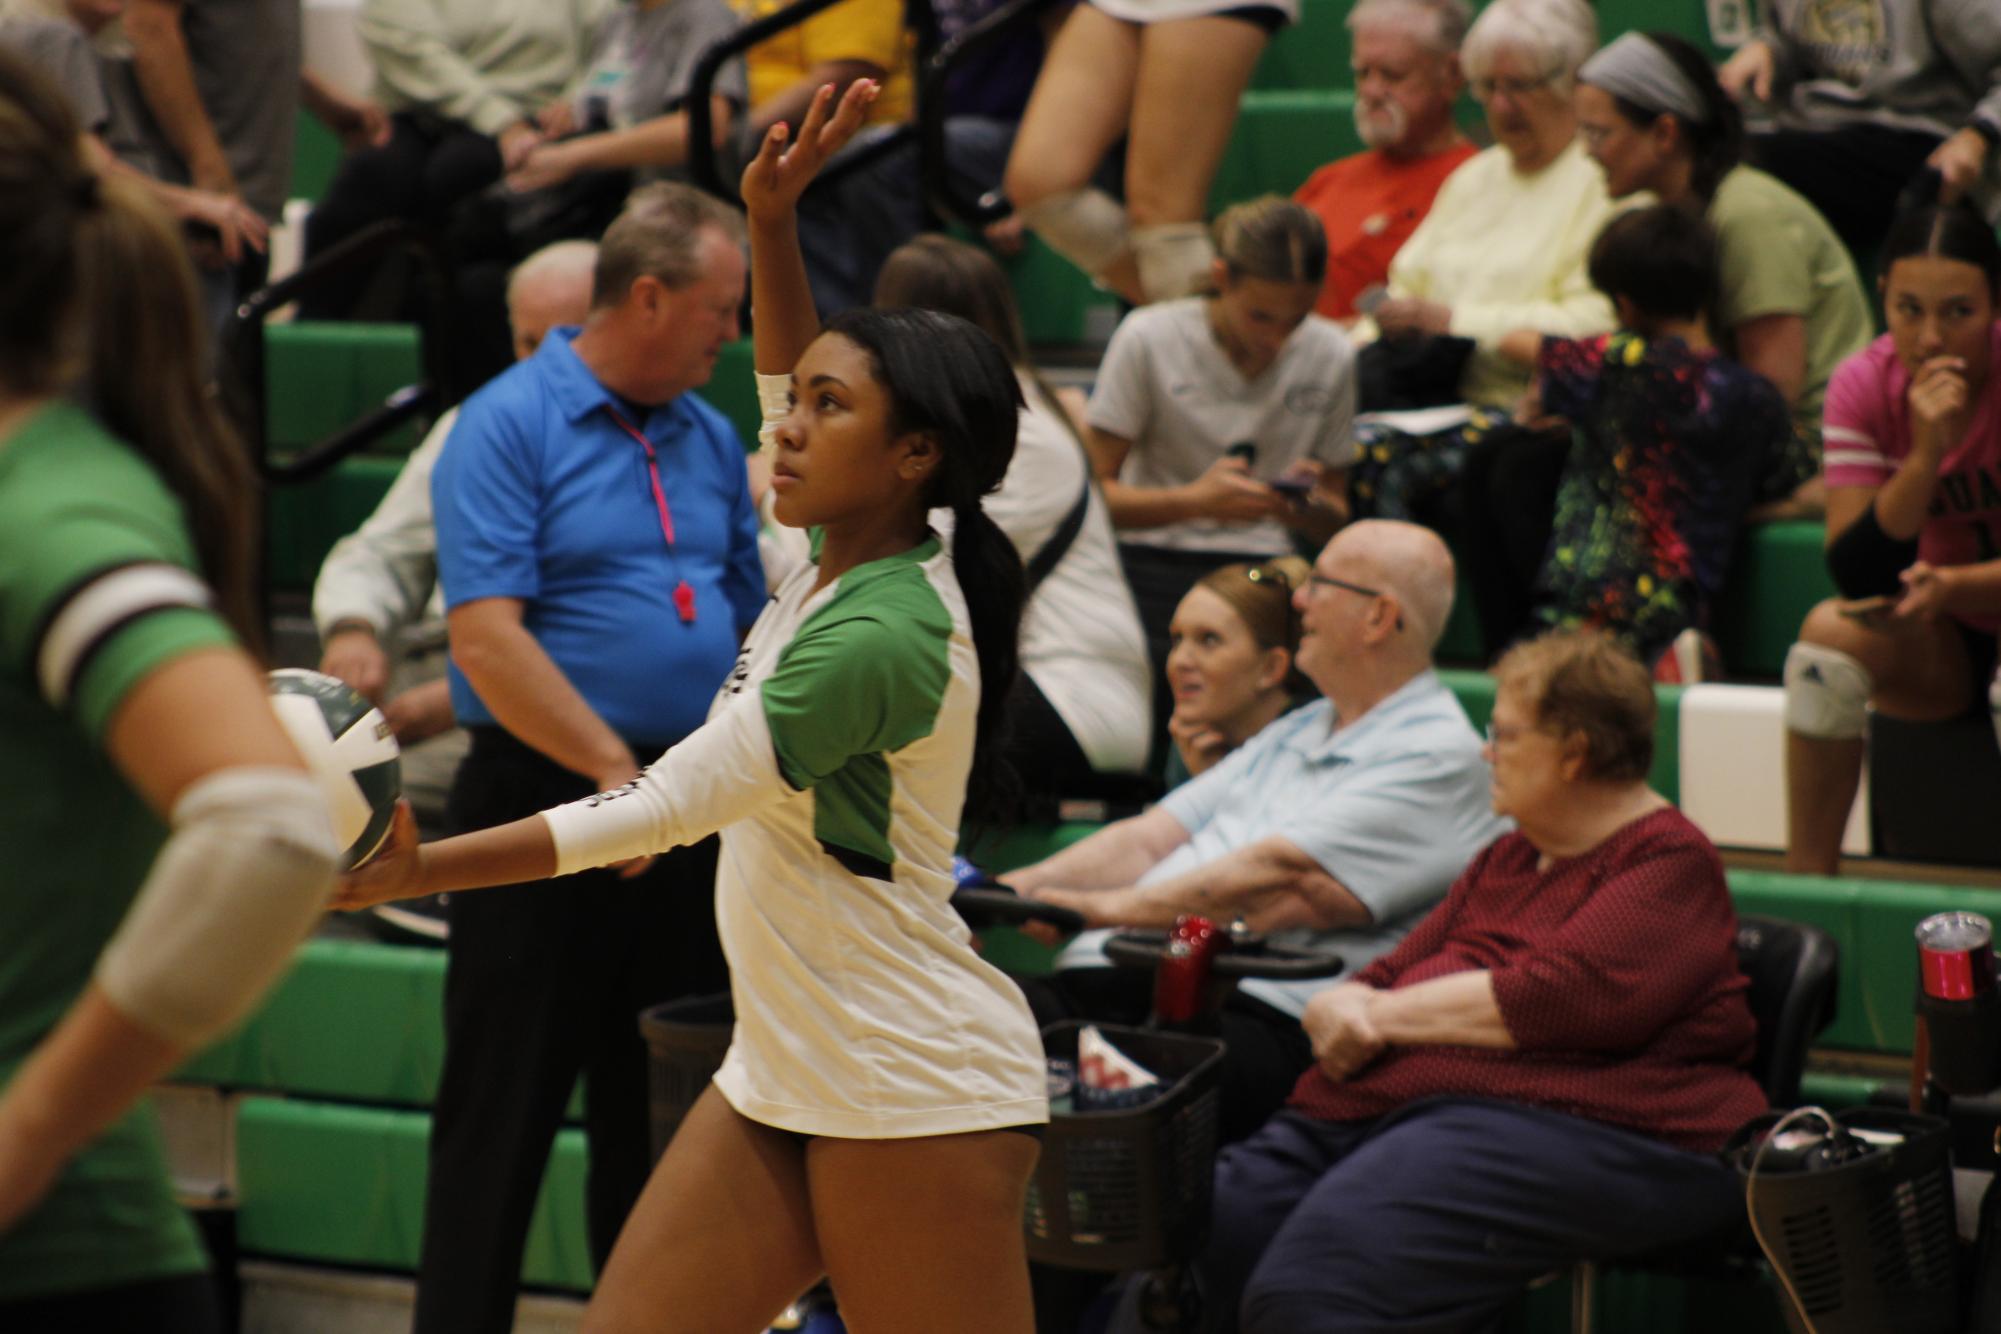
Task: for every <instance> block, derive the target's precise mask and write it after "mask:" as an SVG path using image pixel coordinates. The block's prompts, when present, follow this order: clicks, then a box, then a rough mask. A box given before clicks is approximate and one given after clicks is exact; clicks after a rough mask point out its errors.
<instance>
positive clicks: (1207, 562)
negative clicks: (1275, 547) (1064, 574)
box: [1119, 542, 1270, 774]
mask: <svg viewBox="0 0 2001 1334" xmlns="http://www.w3.org/2000/svg"><path fill="white" fill-rule="evenodd" d="M1269 559H1270V557H1268V556H1265V555H1263V554H1262V553H1259V552H1238V551H1174V550H1170V549H1169V548H1167V547H1149V546H1141V545H1138V544H1137V543H1125V542H1122V543H1120V544H1119V565H1120V566H1121V567H1122V568H1123V569H1124V570H1125V574H1126V583H1127V584H1129V585H1131V587H1132V591H1133V602H1134V603H1136V604H1137V605H1138V607H1139V623H1140V628H1141V629H1143V630H1145V631H1146V657H1147V661H1148V662H1150V663H1151V664H1153V742H1152V753H1153V763H1152V765H1151V766H1150V768H1151V769H1152V770H1153V772H1154V773H1156V774H1158V773H1159V771H1160V768H1161V766H1162V765H1164V764H1165V763H1166V762H1167V750H1168V746H1167V717H1168V715H1169V714H1171V713H1173V712H1174V692H1173V691H1171V690H1169V689H1167V688H1166V687H1165V685H1164V684H1163V682H1164V681H1165V680H1166V677H1167V650H1168V637H1167V630H1168V627H1169V626H1170V625H1172V624H1173V623H1174V609H1175V608H1176V607H1179V606H1180V605H1181V599H1182V598H1184V597H1186V596H1188V590H1189V589H1191V588H1193V587H1195V583H1196V581H1197V580H1199V579H1200V578H1201V577H1202V576H1203V575H1205V574H1207V573H1209V572H1210V571H1211V570H1214V569H1216V568H1217V567H1219V566H1223V565H1230V564H1233V563H1235V562H1237V561H1248V562H1250V563H1251V564H1253V565H1261V564H1263V563H1264V562H1265V561H1267V560H1269Z"/></svg>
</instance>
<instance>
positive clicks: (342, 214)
mask: <svg viewBox="0 0 2001 1334" xmlns="http://www.w3.org/2000/svg"><path fill="white" fill-rule="evenodd" d="M430 145H431V135H430V134H429V133H428V132H427V130H426V129H425V128H424V126H423V124H422V123H421V122H420V121H419V120H418V118H416V117H414V116H410V115H407V114H403V113H398V114H397V115H395V116H392V117H391V118H390V133H389V142H388V143H386V144H384V145H382V147H380V148H364V149H361V150H360V151H359V152H355V153H350V154H348V156H347V157H345V158H343V159H341V164H340V170H338V171H336V172H335V173H334V178H333V181H332V182H331V183H330V184H329V185H328V186H327V193H326V197H325V198H324V199H322V200H320V202H319V203H317V204H315V205H314V206H313V211H312V212H311V213H309V214H307V215H306V237H305V242H306V258H307V259H308V260H311V259H313V258H315V257H317V256H319V255H321V254H324V253H325V252H326V251H328V250H329V249H331V248H333V247H334V246H336V245H338V244H339V243H340V242H342V241H345V240H346V239H347V238H348V237H350V236H353V235H354V234H355V233H356V232H358V231H360V230H362V229H363V228H364V227H367V226H369V225H370V224H372V223H377V222H381V221H382V220H384V219H385V218H407V217H411V216H413V215H414V214H415V213H416V211H417V208H418V204H419V201H420V200H421V199H422V197H423V188H424V169H425V163H426V162H427V161H428V160H429V158H430ZM361 286H362V284H360V283H358V282H344V283H341V284H339V285H338V286H337V287H335V288H331V289H322V290H321V291H320V292H319V293H317V294H315V295H310V296H308V297H306V298H305V299H303V300H301V301H300V302H299V318H301V319H307V320H327V319H339V318H341V317H342V316H344V315H346V314H347V312H348V310H349V309H350V308H351V307H352V303H353V296H354V294H355V293H356V292H357V291H358V290H359V289H360V287H361Z"/></svg>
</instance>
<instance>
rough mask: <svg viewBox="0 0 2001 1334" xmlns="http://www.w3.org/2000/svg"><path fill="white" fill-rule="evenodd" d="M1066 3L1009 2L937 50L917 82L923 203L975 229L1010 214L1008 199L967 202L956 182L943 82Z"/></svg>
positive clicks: (989, 197) (1056, 0) (991, 197)
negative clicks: (998, 41) (997, 41)
mask: <svg viewBox="0 0 2001 1334" xmlns="http://www.w3.org/2000/svg"><path fill="white" fill-rule="evenodd" d="M1064 2H1065V0H1008V3H1007V4H1004V5H1002V6H1001V7H1000V8H999V9H996V10H994V11H993V12H992V13H990V14H988V15H987V16H986V17H984V18H982V19H981V20H980V21H979V22H977V23H975V24H973V25H972V26H971V27H970V28H967V29H966V30H965V31H964V32H962V33H960V34H958V35H957V36H956V37H954V38H952V40H950V41H949V42H945V43H944V44H942V45H941V46H939V47H938V49H937V50H935V51H933V52H932V53H931V57H930V59H928V60H926V61H925V62H924V63H923V65H922V67H921V73H920V76H919V79H918V84H917V113H918V114H917V135H918V138H917V179H918V183H919V187H920V188H921V189H922V190H923V193H924V199H925V201H926V202H927V203H928V204H929V205H930V206H931V208H932V209H933V210H934V211H936V212H938V213H940V214H943V215H945V216H948V217H954V218H957V219H958V220H959V221H960V222H963V223H965V224H967V225H968V226H972V227H980V226H984V225H986V224H987V223H990V222H997V221H999V220H1000V219H1002V218H1004V217H1006V216H1007V215H1008V214H1009V213H1010V212H1011V211H1012V210H1011V208H1010V207H1009V205H1008V203H1007V201H1006V200H1005V199H1000V198H997V197H996V196H994V195H991V194H989V195H987V196H983V197H982V198H979V199H968V198H966V196H964V195H963V194H961V193H960V192H959V187H958V183H957V182H955V181H954V180H953V179H952V172H951V164H950V163H949V162H947V161H946V160H945V114H944V110H943V108H944V104H945V81H946V80H947V79H949V78H950V77H951V75H952V72H953V71H954V70H955V69H957V68H958V67H959V65H961V64H962V63H964V61H965V60H966V59H967V58H968V57H970V56H971V55H972V54H973V53H974V52H976V51H978V50H979V49H980V48H982V47H984V46H987V45H989V44H990V43H992V42H993V41H994V40H995V39H996V38H998V37H1000V36H1002V35H1003V34H1004V33H1007V32H1009V31H1011V30H1013V29H1014V28H1016V27H1018V26H1019V25H1020V24H1021V23H1023V22H1025V21H1027V20H1029V19H1032V18H1034V17H1036V16H1038V15H1040V14H1041V13H1042V11H1043V10H1045V9H1051V8H1054V7H1055V6H1056V5H1058V4H1060V3H1064ZM933 108H937V109H938V114H936V115H932V114H930V113H931V111H932V109H933Z"/></svg>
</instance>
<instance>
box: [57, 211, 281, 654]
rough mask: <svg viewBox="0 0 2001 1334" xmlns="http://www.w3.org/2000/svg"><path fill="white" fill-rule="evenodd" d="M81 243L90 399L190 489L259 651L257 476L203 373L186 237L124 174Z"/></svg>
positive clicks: (207, 553) (86, 225)
mask: <svg viewBox="0 0 2001 1334" xmlns="http://www.w3.org/2000/svg"><path fill="white" fill-rule="evenodd" d="M76 245H77V259H78V274H77V276H78V279H79V294H80V296H81V299H82V309H83V321H84V327H83V336H84V346H85V347H86V348H87V349H88V355H87V357H86V358H85V361H84V364H83V367H82V370H83V377H82V383H81V385H80V386H79V388H80V391H81V393H82V397H83V399H84V401H85V402H86V403H88V404H89V405H90V407H91V408H92V409H94V410H95V411H96V413H97V415H98V418H99V420H101V421H102V422H103V423H104V425H105V427H106V429H108V430H109V431H110V432H111V433H112V434H113V435H115V436H117V437H118V438H119V439H121V440H123V441H125V442H126V443H127V444H129V445H131V446H132V447H133V448H134V449H135V450H137V451H138V453H139V454H141V455H142V456H144V457H145V459H146V461H147V462H149V463H151V464H152V465H153V467H154V468H155V469H156V470H157V471H158V472H159V474H160V476H161V478H162V479H163V480H164V481H165V482H166V483H167V486H168V487H169V488H170V489H171V490H172V491H173V492H174V494H175V495H177V496H179V497H180V500H181V504H182V505H183V506H185V507H186V509H187V517H188V531H189V532H190V533H191V534H192V535H193V537H194V542H195V549H196V551H197V553H198V554H199V555H200V558H201V567H202V573H203V574H204V575H205V576H206V577H207V580H208V583H209V586H210V587H211V588H213V589H214V590H215V594H216V598H217V604H218V610H220V611H221V613H222V614H223V616H224V618H225V619H227V620H228V621H229V623H230V626H231V628H233V629H234V630H235V631H236V632H237V634H238V636H239V637H241V638H242V639H243V641H244V643H245V644H246V645H248V646H250V647H251V649H252V651H253V652H254V651H257V650H258V649H259V648H261V646H262V641H263V633H262V626H261V625H259V624H258V617H257V610H256V607H257V603H256V596H255V583H254V581H255V579H256V572H257V559H256V557H257V540H258V534H259V531H260V525H259V519H260V517H261V515H260V507H259V505H258V503H257V477H256V473H255V471H254V470H253V468H252V466H251V462H250V455H249V453H248V451H247V449H246V448H245V446H244V443H243V440H242V437H241V436H239V435H238V434H237V433H236V431H235V430H234V428H232V427H231V425H230V424H229V421H228V419H227V418H226V417H225V416H224V414H223V412H222V409H221V404H220V403H219V402H218V400H217V398H216V396H215V394H214V392H213V390H212V389H211V387H210V385H209V382H208V379H207V376H206V375H205V374H204V367H203V357H204V353H205V350H206V349H208V348H210V347H211V346H213V343H214V338H213V335H212V333H211V331H210V330H208V329H207V328H205V327H204V326H203V323H202V320H201V316H200V304H199V302H198V300H197V298H196V295H195V279H194V272H193V270H192V269H191V268H190V267H189V265H188V258H187V250H186V247H185V246H184V245H183V244H182V243H181V239H180V236H179V234H178V233H177V231H176V229H175V228H174V226H173V224H172V223H170V222H169V221H168V220H167V218H166V216H165V215H164V214H162V213H161V212H160V210H159V209H158V208H156V207H155V206H154V204H153V202H152V200H150V199H148V198H147V197H146V195H145V193H144V192H143V191H142V190H141V189H140V187H139V186H138V185H137V183H135V182H133V181H129V180H125V179H121V178H115V177H114V178H109V179H106V180H104V181H103V182H101V184H100V187H99V198H98V200H97V201H96V202H95V204H94V206H93V207H89V208H85V209H83V210H82V211H81V214H80V216H79V217H78V219H77V222H76Z"/></svg>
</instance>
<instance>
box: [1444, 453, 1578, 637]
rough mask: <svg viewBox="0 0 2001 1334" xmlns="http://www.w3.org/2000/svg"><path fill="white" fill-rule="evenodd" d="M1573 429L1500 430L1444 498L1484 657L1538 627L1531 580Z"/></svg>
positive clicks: (1469, 459) (1469, 457) (1544, 546)
mask: <svg viewBox="0 0 2001 1334" xmlns="http://www.w3.org/2000/svg"><path fill="white" fill-rule="evenodd" d="M1569 457H1570V432H1569V431H1567V430H1565V431H1530V430H1525V429H1512V428H1504V429H1501V430H1498V431H1496V432H1494V433H1493V434H1492V435H1489V436H1487V437H1486V438H1484V439H1483V440H1481V441H1480V442H1479V443H1478V444H1475V445H1473V446H1471V447H1470V448H1469V449H1468V450H1467V451H1466V456H1465V459H1464V460H1463V461H1462V462H1461V464H1460V468H1459V476H1458V478H1457V480H1456V481H1455V482H1454V483H1453V485H1452V489H1451V490H1450V491H1448V492H1447V493H1446V496H1445V498H1444V501H1443V504H1442V513H1441V516H1440V517H1441V526H1443V527H1444V528H1445V530H1446V532H1447V534H1448V535H1449V536H1450V537H1451V539H1452V550H1453V552H1454V554H1455V555H1456V556H1457V558H1458V564H1459V572H1460V574H1461V576H1462V577H1463V578H1464V579H1465V581H1466V585H1467V587H1468V588H1469V589H1470V590H1471V592H1472V594H1473V609H1474V611H1475V612H1476V613H1478V616H1479V621H1480V640H1481V643H1482V644H1483V646H1484V647H1485V649H1486V654H1487V657H1488V658H1489V659H1492V658H1495V657H1497V656H1499V655H1500V654H1501V653H1502V652H1504V651H1505V650H1506V649H1507V648H1508V646H1509V645H1511V644H1513V643H1514V642H1515V641H1516V640H1517V639H1521V638H1523V637H1525V636H1527V635H1530V634H1533V633H1534V632H1535V629H1536V626H1535V625H1534V624H1533V622H1532V620H1531V617H1532V615H1533V613H1534V611H1535V599H1534V591H1535V581H1536V576H1537V575H1538V574H1540V573H1541V572H1542V562H1543V557H1544V555H1545V554H1546V553H1547V551H1548V549H1549V535H1550V529H1551V526H1552V524H1553V523H1554V521H1555V518H1556V490H1557V485H1558V483H1560V482H1561V481H1562V480H1563V465H1564V462H1565V460H1567V459H1568V458H1569Z"/></svg>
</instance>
